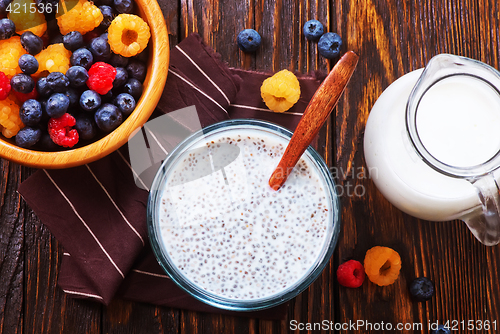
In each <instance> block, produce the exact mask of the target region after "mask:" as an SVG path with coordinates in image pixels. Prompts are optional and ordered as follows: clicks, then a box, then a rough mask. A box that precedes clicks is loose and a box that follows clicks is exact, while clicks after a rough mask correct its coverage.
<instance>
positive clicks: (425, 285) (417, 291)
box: [410, 277, 434, 302]
mask: <svg viewBox="0 0 500 334" xmlns="http://www.w3.org/2000/svg"><path fill="white" fill-rule="evenodd" d="M410 294H411V295H412V297H413V298H414V299H415V300H417V301H419V302H425V301H427V300H429V299H431V297H432V296H433V295H434V284H433V283H432V281H431V280H430V279H428V278H427V277H419V278H416V279H415V280H414V281H413V282H411V284H410Z"/></svg>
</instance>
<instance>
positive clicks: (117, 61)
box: [109, 53, 128, 68]
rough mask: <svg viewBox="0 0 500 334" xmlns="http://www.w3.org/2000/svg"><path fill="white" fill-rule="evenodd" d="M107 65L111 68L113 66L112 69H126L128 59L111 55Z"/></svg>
mask: <svg viewBox="0 0 500 334" xmlns="http://www.w3.org/2000/svg"><path fill="white" fill-rule="evenodd" d="M109 64H111V66H113V67H123V68H125V67H127V64H128V58H127V57H123V56H121V55H118V54H115V53H113V54H112V55H111V59H110V60H109Z"/></svg>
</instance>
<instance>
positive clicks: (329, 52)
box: [318, 32, 342, 59]
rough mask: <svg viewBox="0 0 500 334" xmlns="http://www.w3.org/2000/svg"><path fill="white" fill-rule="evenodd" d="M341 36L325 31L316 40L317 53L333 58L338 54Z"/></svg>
mask: <svg viewBox="0 0 500 334" xmlns="http://www.w3.org/2000/svg"><path fill="white" fill-rule="evenodd" d="M341 46H342V38H340V36H339V35H337V34H336V33H334V32H327V33H326V34H324V35H323V36H321V38H320V39H319V42H318V50H319V54H320V55H322V56H323V57H325V58H327V59H333V58H335V57H338V55H339V54H340V47H341Z"/></svg>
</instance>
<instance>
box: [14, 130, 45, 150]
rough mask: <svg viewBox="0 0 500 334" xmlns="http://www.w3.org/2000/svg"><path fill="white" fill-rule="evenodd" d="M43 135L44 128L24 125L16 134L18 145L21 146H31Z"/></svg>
mask: <svg viewBox="0 0 500 334" xmlns="http://www.w3.org/2000/svg"><path fill="white" fill-rule="evenodd" d="M41 136H42V130H40V129H39V128H32V127H30V126H27V127H24V128H22V129H21V130H19V132H18V133H17V135H16V145H17V146H19V147H24V148H29V147H31V146H33V145H35V144H36V143H37V142H38V141H39V140H40V137H41Z"/></svg>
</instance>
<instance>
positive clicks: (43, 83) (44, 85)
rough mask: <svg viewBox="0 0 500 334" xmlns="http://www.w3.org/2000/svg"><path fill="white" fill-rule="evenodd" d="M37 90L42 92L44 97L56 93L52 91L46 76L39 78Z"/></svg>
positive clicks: (41, 94) (39, 92)
mask: <svg viewBox="0 0 500 334" xmlns="http://www.w3.org/2000/svg"><path fill="white" fill-rule="evenodd" d="M36 90H37V92H38V94H40V96H42V97H44V96H49V95H52V93H54V92H53V91H52V89H50V86H49V83H48V82H47V78H46V77H43V78H40V79H38V81H37V82H36Z"/></svg>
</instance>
